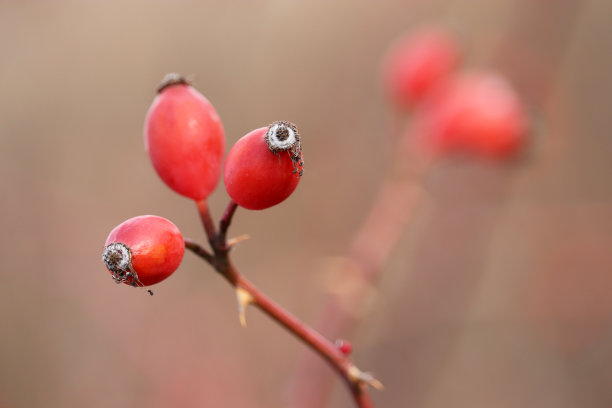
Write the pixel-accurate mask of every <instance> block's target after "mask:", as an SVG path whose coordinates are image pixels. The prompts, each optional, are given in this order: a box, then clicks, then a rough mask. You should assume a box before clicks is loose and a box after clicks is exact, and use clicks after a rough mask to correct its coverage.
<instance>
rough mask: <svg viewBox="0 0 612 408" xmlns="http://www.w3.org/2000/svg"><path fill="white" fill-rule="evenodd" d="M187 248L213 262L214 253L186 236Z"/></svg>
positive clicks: (210, 262)
mask: <svg viewBox="0 0 612 408" xmlns="http://www.w3.org/2000/svg"><path fill="white" fill-rule="evenodd" d="M185 248H187V249H189V250H191V251H193V252H195V253H196V254H197V255H198V256H199V257H200V258H203V259H204V260H206V262H208V263H209V264H211V265H212V264H213V262H214V260H213V255H212V254H211V253H210V252H208V251H207V250H206V249H204V248H203V247H201V246H200V244H198V243H197V242H195V241H193V240H192V239H189V238H185Z"/></svg>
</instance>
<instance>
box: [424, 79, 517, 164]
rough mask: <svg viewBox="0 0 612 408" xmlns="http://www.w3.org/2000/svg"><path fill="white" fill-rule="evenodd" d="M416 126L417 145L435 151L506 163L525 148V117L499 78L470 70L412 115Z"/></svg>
mask: <svg viewBox="0 0 612 408" xmlns="http://www.w3.org/2000/svg"><path fill="white" fill-rule="evenodd" d="M415 126H416V129H417V134H418V135H419V136H420V137H421V141H422V142H424V143H425V145H426V146H428V147H429V148H432V149H433V150H434V151H438V152H455V151H462V152H465V153H470V154H473V155H476V156H480V157H489V158H497V159H505V158H511V157H514V156H516V154H517V153H518V152H519V151H520V150H521V149H522V148H523V147H524V145H525V143H526V138H527V132H528V117H527V113H526V111H525V109H524V106H523V102H522V101H521V99H520V97H519V95H518V93H517V92H516V90H515V89H514V87H513V86H512V85H511V84H510V83H509V82H508V81H507V80H506V79H505V78H504V77H503V76H501V75H499V74H497V73H495V72H490V71H474V72H468V73H463V74H461V75H456V76H453V77H451V78H449V79H448V80H447V81H445V82H444V83H443V84H441V85H440V86H439V87H437V88H436V89H435V90H434V91H433V92H432V93H431V95H429V96H428V98H427V99H426V100H425V101H424V102H423V104H421V106H420V108H419V110H418V111H417V112H416V114H415Z"/></svg>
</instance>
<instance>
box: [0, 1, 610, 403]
mask: <svg viewBox="0 0 612 408" xmlns="http://www.w3.org/2000/svg"><path fill="white" fill-rule="evenodd" d="M425 22H443V23H445V24H450V25H451V26H452V27H454V28H455V29H456V30H457V31H458V32H459V33H460V34H461V36H462V38H463V41H464V43H465V44H466V45H467V48H468V50H469V55H468V58H467V61H466V63H467V64H468V65H470V66H473V67H487V66H488V67H495V68H496V69H499V70H501V71H502V72H503V73H505V74H507V75H509V77H510V78H511V79H512V80H513V81H514V82H515V83H516V84H517V86H518V87H519V88H520V90H521V92H522V93H523V95H525V97H526V98H527V100H528V101H529V103H530V105H531V106H532V112H533V116H534V117H535V118H536V120H537V122H538V124H539V125H538V126H539V127H538V129H539V131H538V137H537V141H536V142H535V143H534V144H533V146H532V148H531V152H530V154H529V157H528V159H527V160H525V161H524V163H522V164H521V165H519V166H514V167H503V166H501V167H500V166H490V165H483V164H470V163H466V162H465V161H449V162H447V163H445V164H444V165H443V166H442V167H440V168H438V169H437V170H436V171H435V172H434V173H433V174H431V175H430V177H428V178H427V180H425V183H424V187H425V189H426V191H427V193H428V194H427V197H426V199H425V200H424V202H423V203H422V205H421V206H420V207H419V209H418V212H417V214H416V218H415V221H414V223H413V224H412V225H411V228H410V229H409V230H408V231H407V233H406V234H405V236H404V238H403V239H402V241H401V242H400V245H399V247H398V248H397V249H396V251H394V253H393V256H392V259H391V260H390V262H389V265H388V267H387V268H386V270H385V271H384V273H383V277H382V281H381V283H380V287H379V290H378V296H377V297H376V299H374V301H373V303H372V304H371V307H370V309H369V312H368V313H366V314H365V315H364V316H363V317H362V319H361V321H360V322H359V326H358V328H357V330H356V331H355V332H354V333H352V334H350V335H349V339H350V340H351V341H352V342H353V343H354V346H355V350H356V351H355V360H356V361H357V363H358V364H359V366H360V367H363V368H366V369H368V370H371V371H373V372H375V373H376V375H377V377H379V378H380V379H381V380H382V381H383V382H384V383H385V385H386V387H387V388H386V390H385V391H384V392H382V393H378V392H375V393H374V399H375V401H376V402H377V403H378V405H379V406H380V407H427V408H437V407H509V408H510V407H519V406H520V407H538V408H541V407H550V408H553V407H554V408H573V407H592V408H599V407H601V408H604V407H607V408H609V407H610V406H612V268H611V267H612V184H611V181H610V176H611V171H612V160H610V155H611V154H612V142H611V141H610V128H611V126H612V114H611V106H612V104H611V98H610V94H612V81H611V80H610V73H611V72H612V56H611V55H612V54H610V50H611V49H612V48H611V46H612V41H611V35H612V33H611V31H610V30H611V29H610V27H612V25H611V24H612V6H611V5H610V3H609V2H608V1H605V0H601V1H572V0H566V1H553V0H549V1H543V0H539V1H527V0H525V1H486V0H481V1H467V0H464V1H429V2H425V1H422V2H421V1H414V2H409V1H365V0H360V1H356V0H343V1H323V0H317V1H305V0H303V1H298V0H293V1H287V0H277V1H263V0H262V1H243V2H222V1H217V2H204V1H201V2H196V1H193V2H186V1H180V2H170V1H139V2H123V1H93V0H92V1H76V0H75V1H42V0H40V1H25V0H24V1H6V0H5V1H0V95H1V98H0V169H1V177H0V187H1V191H2V199H1V200H0V206H1V207H0V209H1V212H0V214H1V215H0V217H1V218H0V220H1V224H0V225H1V228H2V238H1V239H0V248H2V250H1V253H0V255H1V256H0V269H1V272H0V330H1V331H0V406H2V407H3V408H20V407H67V406H71V407H109V406H114V407H119V408H121V407H154V408H157V407H160V408H161V407H204V406H207V407H282V406H287V402H286V401H288V398H287V395H288V393H289V389H290V385H291V378H292V377H293V373H294V370H295V367H296V365H297V361H298V360H299V358H301V356H302V353H303V352H304V347H303V346H302V345H301V344H300V343H298V342H297V341H296V340H295V339H294V338H292V337H291V336H289V335H288V334H286V333H285V332H283V331H282V330H281V329H279V328H278V327H277V326H276V325H275V324H273V323H272V322H271V321H269V320H268V319H267V318H265V317H264V316H262V315H261V314H260V313H259V312H257V311H256V310H249V313H248V320H249V327H248V328H247V329H242V328H241V327H240V326H239V324H238V319H237V316H236V311H235V301H234V295H233V293H232V291H231V289H230V288H229V286H228V285H227V284H226V283H225V282H224V281H223V280H222V279H220V278H219V277H218V276H216V275H215V274H214V273H213V272H212V271H211V270H210V268H208V267H207V266H206V265H204V264H203V263H202V262H200V261H199V260H198V259H195V257H194V256H192V255H191V254H186V256H185V259H184V261H183V264H182V266H181V268H180V270H179V271H178V272H177V273H176V274H175V275H173V277H172V278H171V279H169V280H168V281H166V282H164V283H163V284H161V285H158V286H157V287H155V288H154V289H155V296H153V297H149V296H148V295H146V293H145V292H144V291H138V290H134V289H133V288H130V287H126V286H117V285H115V284H114V283H113V282H112V280H111V279H110V276H109V275H108V273H107V272H106V271H105V269H104V267H103V265H102V263H101V262H100V254H101V251H102V247H103V243H104V240H105V238H106V235H107V234H108V232H109V231H110V230H111V229H112V228H113V227H114V226H115V225H116V224H118V223H120V222H121V221H123V220H125V219H127V218H129V217H132V216H136V215H140V214H157V215H161V216H164V217H167V218H169V219H171V220H172V221H173V222H175V223H176V224H177V225H178V226H179V227H180V228H181V230H182V231H183V232H184V234H185V235H186V236H190V237H192V238H197V239H202V238H203V234H202V232H201V228H200V226H199V223H198V219H197V216H196V213H195V210H194V205H193V204H192V203H191V202H189V200H186V199H184V198H182V197H179V196H177V195H175V194H174V193H172V192H171V191H170V190H168V189H167V188H166V187H165V186H164V185H163V184H162V183H161V182H160V180H159V179H158V178H157V176H156V175H155V173H154V171H153V170H152V167H151V165H150V164H149V162H148V158H147V156H146V154H145V152H144V149H143V142H142V125H143V119H144V114H145V112H146V109H147V107H148V106H149V104H150V102H151V100H152V98H153V95H154V89H155V87H156V85H157V83H158V82H159V80H160V79H161V78H162V76H163V75H164V74H165V73H167V72H169V71H178V72H181V73H184V74H190V75H193V78H194V79H195V85H196V87H197V88H198V89H200V90H201V91H202V92H203V93H204V94H205V95H206V96H207V97H208V98H209V99H210V100H211V101H212V102H213V104H214V105H215V107H216V108H217V110H218V112H219V114H220V116H221V118H222V120H223V122H224V125H225V128H226V131H227V139H228V147H229V146H231V144H232V143H233V142H234V141H235V140H237V139H238V138H239V137H240V136H242V135H243V134H245V133H246V132H247V131H249V130H251V129H253V128H255V127H259V126H263V125H266V124H268V123H269V122H271V121H274V120H278V119H288V120H291V121H294V122H296V123H297V124H298V125H299V126H300V129H301V132H302V134H303V136H304V145H305V149H306V150H305V157H306V170H305V176H304V178H303V180H302V182H301V184H300V186H299V188H298V190H297V192H296V193H295V194H294V195H293V196H292V197H291V199H290V200H288V201H287V202H286V203H284V204H282V205H281V206H278V207H275V208H273V209H271V210H269V211H265V212H247V211H243V210H239V212H238V213H237V216H236V218H235V224H234V227H233V228H232V233H233V235H239V234H243V233H249V234H250V235H251V236H252V239H251V240H249V241H247V242H245V243H244V244H242V245H241V246H240V247H239V249H238V250H237V251H236V253H235V259H236V262H237V264H238V265H239V267H240V268H241V270H243V272H244V273H245V274H246V275H247V276H248V277H249V278H250V279H252V280H253V281H254V282H256V283H257V284H258V285H259V286H260V287H261V288H262V289H263V290H264V291H266V292H267V293H269V294H270V295H271V296H272V297H273V298H275V299H277V300H278V301H279V302H280V303H282V304H283V305H285V306H286V307H287V308H288V309H289V310H291V311H293V312H294V313H295V314H297V315H298V316H299V317H301V318H303V319H304V320H305V321H307V322H314V321H316V320H317V318H318V312H319V310H320V309H319V304H320V301H321V299H323V296H324V293H325V290H326V289H325V287H324V286H323V285H322V284H321V282H323V281H325V279H323V278H322V273H323V272H322V271H323V270H325V268H323V267H322V265H323V264H325V262H324V260H325V258H326V257H329V256H333V255H336V254H342V252H343V251H344V249H345V248H346V247H347V245H348V243H349V242H350V238H351V235H352V233H353V232H354V231H355V230H356V228H357V226H358V225H359V220H360V219H361V217H362V216H363V214H364V213H365V212H366V211H367V209H368V205H369V203H370V202H371V201H372V200H373V197H374V194H375V192H376V186H377V183H378V182H379V180H380V178H381V176H382V175H383V174H384V170H385V166H386V164H387V163H386V162H387V160H388V159H387V158H388V157H389V153H390V152H389V149H390V147H389V146H388V145H387V139H385V137H384V135H385V132H386V130H385V120H386V112H385V103H384V99H383V98H382V96H381V92H380V89H379V79H378V76H379V72H378V70H379V63H380V59H381V57H382V55H383V54H384V50H385V47H386V46H387V45H388V44H389V43H390V42H391V41H392V40H393V39H394V38H395V37H396V36H398V35H399V34H401V33H402V32H404V31H406V30H409V29H411V28H413V27H415V26H417V25H419V24H422V23H425ZM226 200H227V197H226V194H225V193H224V191H223V189H222V188H219V189H218V191H217V192H216V194H215V195H214V197H213V198H212V199H211V205H212V208H213V211H214V213H215V214H217V215H218V214H219V213H220V212H221V211H222V209H223V206H224V204H225V202H226ZM333 381H334V382H335V383H336V384H337V385H338V387H337V392H336V394H335V396H334V398H333V400H332V402H331V404H330V406H335V407H350V406H352V402H351V400H350V398H349V396H348V395H347V393H346V392H345V390H344V389H343V388H342V387H341V386H340V385H341V383H340V381H339V380H337V379H335V378H334V379H333Z"/></svg>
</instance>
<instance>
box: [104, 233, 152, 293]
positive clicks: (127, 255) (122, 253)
mask: <svg viewBox="0 0 612 408" xmlns="http://www.w3.org/2000/svg"><path fill="white" fill-rule="evenodd" d="M102 261H104V263H105V264H106V267H107V268H108V270H109V271H111V273H112V275H113V280H114V281H115V283H127V284H128V285H132V286H144V285H143V284H142V282H140V280H139V279H138V274H137V273H136V271H135V270H134V268H133V267H132V251H131V250H130V248H129V247H128V246H127V245H125V244H123V243H121V242H113V243H111V244H108V245H107V246H106V248H104V252H103V253H102Z"/></svg>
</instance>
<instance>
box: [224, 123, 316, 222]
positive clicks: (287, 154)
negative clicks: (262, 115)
mask: <svg viewBox="0 0 612 408" xmlns="http://www.w3.org/2000/svg"><path fill="white" fill-rule="evenodd" d="M303 165H304V163H303V161H302V147H301V140H300V136H299V133H298V131H297V128H296V127H295V125H293V124H291V123H289V122H275V123H273V124H271V125H270V126H268V127H263V128H259V129H256V130H253V131H252V132H250V133H248V134H247V135H245V136H243V137H242V138H241V139H240V140H238V142H236V144H235V145H234V147H232V150H230V152H229V154H228V156H227V159H226V161H225V168H224V171H223V179H224V181H225V188H226V189H227V193H228V194H229V196H230V197H231V198H232V200H234V201H235V202H236V203H237V204H238V205H240V206H241V207H244V208H247V209H249V210H263V209H265V208H269V207H272V206H273V205H276V204H278V203H280V202H282V201H284V200H285V199H286V198H287V197H289V196H290V195H291V193H293V191H294V190H295V188H296V187H297V185H298V183H299V181H300V178H301V176H302V168H303Z"/></svg>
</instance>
